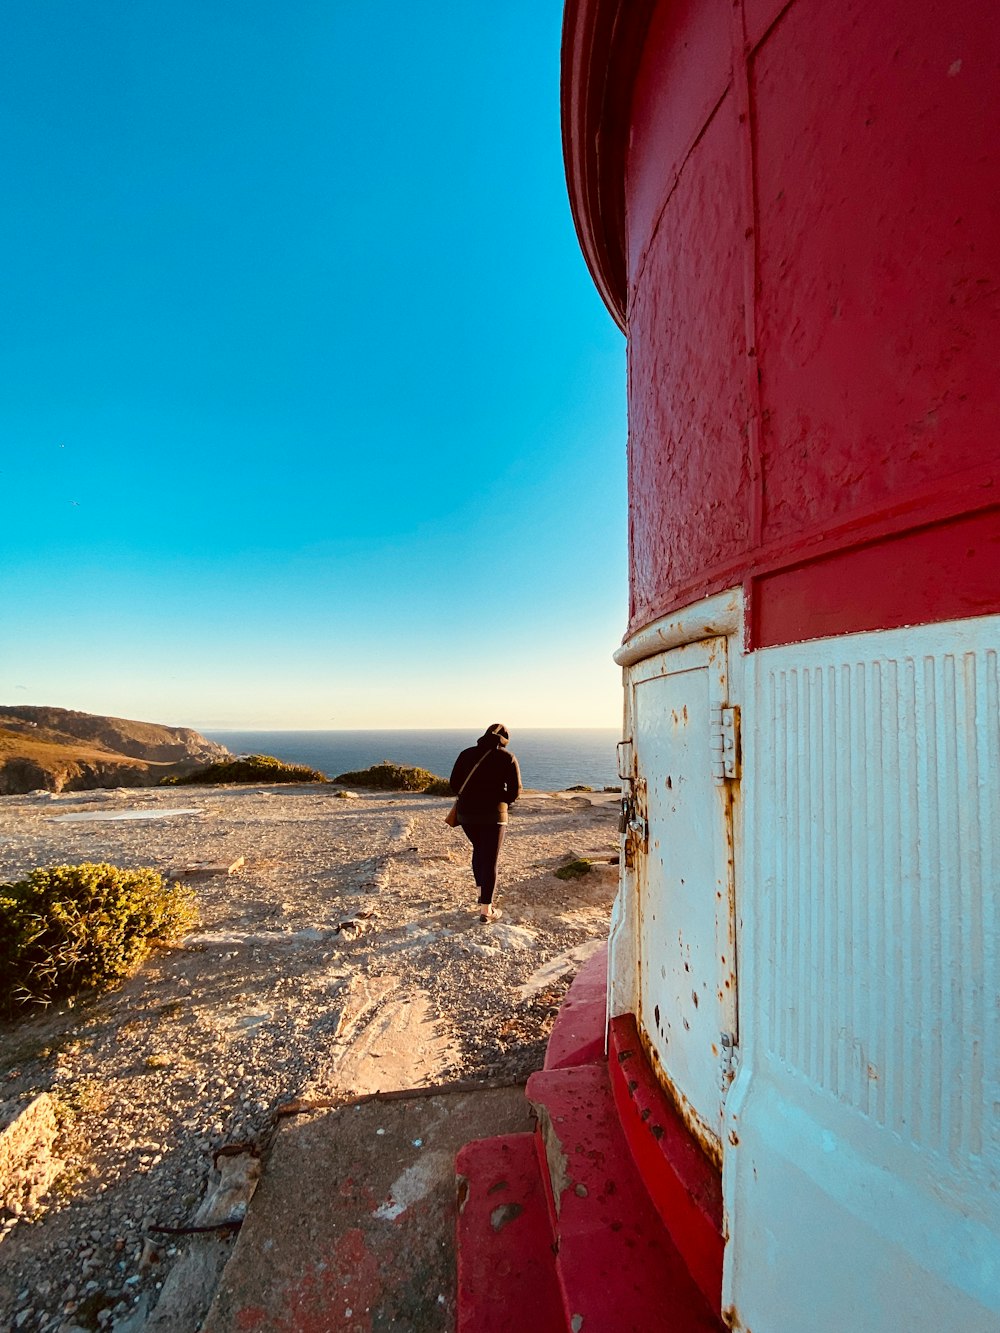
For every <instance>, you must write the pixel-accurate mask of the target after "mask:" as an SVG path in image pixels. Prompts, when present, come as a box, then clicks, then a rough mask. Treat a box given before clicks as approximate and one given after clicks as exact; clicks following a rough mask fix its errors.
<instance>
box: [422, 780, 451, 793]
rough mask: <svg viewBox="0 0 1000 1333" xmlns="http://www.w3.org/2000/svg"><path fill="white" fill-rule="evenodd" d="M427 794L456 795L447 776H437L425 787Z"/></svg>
mask: <svg viewBox="0 0 1000 1333" xmlns="http://www.w3.org/2000/svg"><path fill="white" fill-rule="evenodd" d="M424 795H425V796H454V795H455V793H454V792H453V791H452V789H451V783H450V782H449V781H448V779H447V778H435V779H434V781H433V782H432V783H431V784H430V785H429V786H427V787H425V788H424Z"/></svg>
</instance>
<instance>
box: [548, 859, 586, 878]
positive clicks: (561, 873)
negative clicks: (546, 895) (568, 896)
mask: <svg viewBox="0 0 1000 1333" xmlns="http://www.w3.org/2000/svg"><path fill="white" fill-rule="evenodd" d="M590 871H591V863H590V862H589V861H588V860H587V859H586V857H580V858H579V859H578V860H576V861H567V863H566V864H565V865H564V866H560V867H559V869H558V870H553V872H552V873H553V874H554V875H555V877H556V879H579V878H580V876H581V875H589V874H590Z"/></svg>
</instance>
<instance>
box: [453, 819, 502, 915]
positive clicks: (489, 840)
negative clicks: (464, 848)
mask: <svg viewBox="0 0 1000 1333" xmlns="http://www.w3.org/2000/svg"><path fill="white" fill-rule="evenodd" d="M462 832H463V833H464V834H465V836H466V837H467V838H468V839H469V841H470V842H471V843H472V878H473V879H474V880H475V881H476V887H477V888H478V889H479V901H480V902H481V903H483V905H484V906H485V905H486V904H488V903H491V902H492V901H493V895H494V893H495V892H496V887H497V863H498V862H499V860H500V848H501V847H502V846H503V835H504V834H505V833H506V832H507V825H506V824H463V825H462Z"/></svg>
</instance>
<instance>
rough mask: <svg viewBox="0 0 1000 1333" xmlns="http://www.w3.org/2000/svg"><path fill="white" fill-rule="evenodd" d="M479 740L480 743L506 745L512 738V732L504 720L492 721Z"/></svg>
mask: <svg viewBox="0 0 1000 1333" xmlns="http://www.w3.org/2000/svg"><path fill="white" fill-rule="evenodd" d="M479 740H480V743H482V744H487V745H497V746H500V745H506V744H507V742H508V741H509V740H510V732H509V731H508V730H507V728H506V727H505V726H504V724H503V723H502V722H491V723H490V725H489V726H488V727H487V728H486V730H485V731H484V732H483V734H482V735H481V736H480V737H479Z"/></svg>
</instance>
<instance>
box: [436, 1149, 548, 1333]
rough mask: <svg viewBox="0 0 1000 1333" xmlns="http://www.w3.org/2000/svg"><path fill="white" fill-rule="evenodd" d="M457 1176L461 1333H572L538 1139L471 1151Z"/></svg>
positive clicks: (460, 1161) (461, 1159)
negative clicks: (558, 1271) (559, 1275)
mask: <svg viewBox="0 0 1000 1333" xmlns="http://www.w3.org/2000/svg"><path fill="white" fill-rule="evenodd" d="M456 1170H457V1172H458V1179H459V1204H458V1207H459V1213H458V1225H457V1239H458V1295H457V1319H456V1328H457V1330H458V1333H515V1330H516V1333H523V1330H527V1329H530V1330H532V1333H564V1331H565V1329H566V1323H565V1319H564V1316H563V1309H562V1303H561V1301H560V1296H559V1283H558V1281H557V1279H556V1271H555V1255H554V1253H553V1244H552V1231H551V1229H550V1226H549V1214H548V1208H547V1205H546V1199H545V1187H544V1185H543V1183H542V1176H541V1171H540V1168H539V1162H538V1155H537V1153H536V1151H535V1136H534V1135H533V1134H508V1135H504V1136H503V1137H498V1138H493V1139H480V1140H478V1141H476V1142H473V1143H469V1144H467V1145H466V1147H465V1148H463V1149H462V1151H461V1152H460V1153H459V1155H458V1158H457V1160H456Z"/></svg>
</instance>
